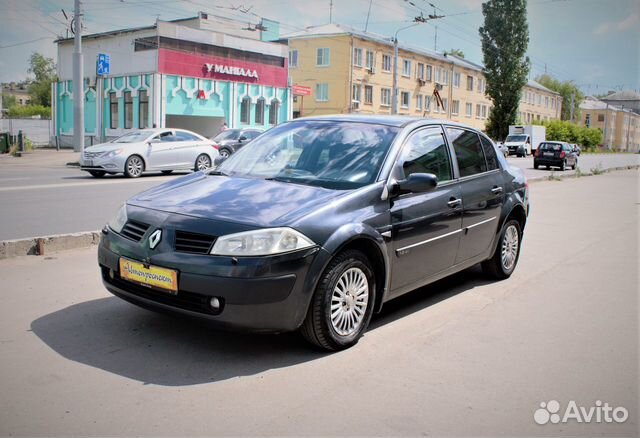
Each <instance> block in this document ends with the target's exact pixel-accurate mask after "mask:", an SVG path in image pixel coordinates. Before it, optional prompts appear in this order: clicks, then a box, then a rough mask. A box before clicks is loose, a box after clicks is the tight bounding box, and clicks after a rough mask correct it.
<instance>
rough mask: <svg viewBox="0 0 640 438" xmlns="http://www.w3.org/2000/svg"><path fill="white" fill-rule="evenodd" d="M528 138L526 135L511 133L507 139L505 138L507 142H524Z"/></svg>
mask: <svg viewBox="0 0 640 438" xmlns="http://www.w3.org/2000/svg"><path fill="white" fill-rule="evenodd" d="M526 139H527V136H526V135H509V136H507V139H506V140H505V143H507V142H513V143H516V142H517V143H520V142H523V141H525V140H526Z"/></svg>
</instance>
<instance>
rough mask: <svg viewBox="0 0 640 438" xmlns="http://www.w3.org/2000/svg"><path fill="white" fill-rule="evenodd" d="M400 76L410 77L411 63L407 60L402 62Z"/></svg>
mask: <svg viewBox="0 0 640 438" xmlns="http://www.w3.org/2000/svg"><path fill="white" fill-rule="evenodd" d="M402 76H407V77H409V76H411V61H409V60H408V59H404V60H403V61H402Z"/></svg>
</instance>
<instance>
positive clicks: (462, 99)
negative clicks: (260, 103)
mask: <svg viewBox="0 0 640 438" xmlns="http://www.w3.org/2000/svg"><path fill="white" fill-rule="evenodd" d="M286 40H287V41H288V44H289V75H290V77H291V81H292V83H293V84H296V85H300V86H305V87H309V88H311V96H306V97H303V96H296V97H294V104H293V106H294V108H293V114H294V117H297V116H302V115H320V114H333V113H363V114H390V113H391V110H392V99H393V96H392V93H393V70H394V45H393V42H392V41H391V40H390V39H389V38H385V37H383V36H379V35H375V34H372V33H365V32H361V31H357V30H354V29H351V28H347V27H345V26H341V25H337V24H328V25H323V26H317V27H311V28H308V29H307V30H305V31H301V32H296V33H293V34H290V35H288V36H287V37H286ZM397 62H398V66H397V90H398V91H397V92H398V95H397V99H398V111H397V112H398V114H404V115H413V116H422V117H430V118H442V119H449V120H454V121H457V122H461V123H465V124H467V125H470V126H473V127H476V128H479V129H484V128H485V125H486V122H487V119H488V117H489V111H490V109H491V101H490V100H489V98H488V96H487V95H486V78H485V77H484V74H483V68H482V66H481V65H479V64H476V63H473V62H470V61H468V60H466V59H464V58H460V57H458V56H454V55H450V54H449V55H447V54H443V53H438V52H434V51H430V50H427V49H424V48H416V47H411V46H407V45H402V44H400V45H399V47H398V61H397ZM436 91H437V93H436ZM436 94H437V95H438V96H439V97H440V98H439V99H438V98H437V97H436ZM523 96H527V100H526V101H525V100H524V99H523V102H522V103H521V108H520V112H521V118H523V120H527V119H528V120H529V121H532V120H549V119H552V118H557V117H559V114H560V107H561V99H560V96H559V95H558V93H555V92H553V91H551V90H548V89H546V88H544V87H543V86H542V85H540V84H538V83H536V82H534V81H529V83H528V84H527V85H526V86H525V88H524V90H523ZM532 96H535V99H536V100H534V101H532V102H531V104H529V100H531V99H533V97H532ZM537 99H539V100H540V103H539V104H538V103H537Z"/></svg>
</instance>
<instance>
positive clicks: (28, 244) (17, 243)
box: [0, 165, 640, 260]
mask: <svg viewBox="0 0 640 438" xmlns="http://www.w3.org/2000/svg"><path fill="white" fill-rule="evenodd" d="M639 168H640V165H629V166H619V167H610V168H607V169H601V172H602V173H608V172H613V171H616V170H633V169H639ZM593 175H594V173H593V172H585V173H581V174H580V175H579V176H578V175H576V174H575V173H570V174H561V175H555V174H554V175H549V176H538V177H534V178H528V179H527V180H528V181H529V182H530V183H536V182H541V181H554V180H560V179H567V178H581V177H583V176H593ZM100 234H101V232H100V231H85V232H80V233H69V234H54V235H51V236H43V237H29V238H26V239H15V240H2V241H0V260H2V259H8V258H11V257H19V256H25V255H40V256H42V255H45V254H48V253H50V252H56V251H64V250H68V249H80V248H88V247H90V246H93V245H97V244H98V243H99V242H100Z"/></svg>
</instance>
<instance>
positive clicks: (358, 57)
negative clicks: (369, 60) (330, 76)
mask: <svg viewBox="0 0 640 438" xmlns="http://www.w3.org/2000/svg"><path fill="white" fill-rule="evenodd" d="M353 65H355V66H356V67H362V49H353Z"/></svg>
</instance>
